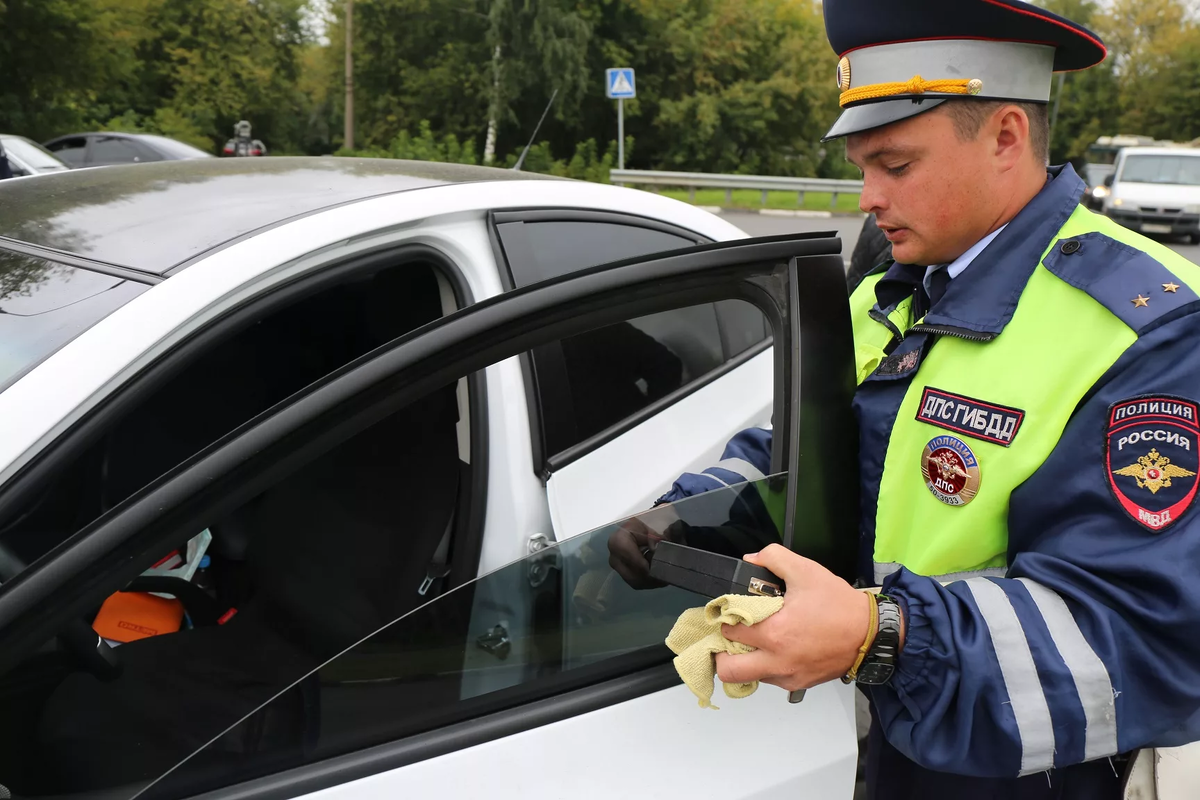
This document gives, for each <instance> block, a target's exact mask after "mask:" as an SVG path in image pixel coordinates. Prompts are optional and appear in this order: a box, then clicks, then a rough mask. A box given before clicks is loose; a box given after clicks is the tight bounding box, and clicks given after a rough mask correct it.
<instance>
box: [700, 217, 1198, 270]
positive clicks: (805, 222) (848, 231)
mask: <svg viewBox="0 0 1200 800" xmlns="http://www.w3.org/2000/svg"><path fill="white" fill-rule="evenodd" d="M721 217H723V218H724V219H727V220H729V221H730V222H732V223H733V224H734V225H737V226H738V227H739V228H741V229H742V230H744V231H745V232H746V233H748V234H750V235H751V236H777V235H779V234H782V233H795V232H799V231H829V230H833V231H837V232H838V235H839V236H841V238H842V257H843V258H845V259H846V260H847V261H849V260H850V253H851V252H853V250H854V243H855V242H856V241H858V234H859V232H860V231H861V230H862V224H863V217H857V216H834V217H830V218H829V219H811V218H808V217H776V216H766V215H764V214H752V213H748V212H744V211H723V212H721ZM1164 243H1165V244H1166V245H1167V246H1168V247H1170V248H1171V249H1172V250H1174V251H1175V252H1177V253H1179V254H1181V255H1182V256H1183V257H1184V258H1187V259H1188V260H1189V261H1192V262H1193V263H1200V246H1198V245H1191V244H1187V243H1186V240H1184V239H1166V240H1164Z"/></svg>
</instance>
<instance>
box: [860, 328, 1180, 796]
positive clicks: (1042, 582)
mask: <svg viewBox="0 0 1200 800" xmlns="http://www.w3.org/2000/svg"><path fill="white" fill-rule="evenodd" d="M1155 396H1169V397H1173V398H1178V399H1180V400H1181V401H1188V402H1191V403H1196V402H1200V321H1198V320H1197V318H1196V316H1195V315H1194V314H1193V315H1189V316H1186V317H1183V318H1180V319H1176V320H1175V321H1173V322H1169V323H1167V324H1165V325H1163V326H1161V327H1159V328H1158V329H1157V330H1154V331H1153V332H1151V333H1149V334H1147V335H1144V336H1142V338H1140V339H1139V340H1137V341H1136V342H1135V343H1134V344H1133V345H1132V346H1131V347H1130V348H1129V350H1128V351H1127V352H1126V353H1125V354H1124V355H1123V356H1122V358H1121V359H1120V360H1119V361H1118V362H1117V363H1116V364H1115V365H1114V366H1113V368H1112V369H1110V370H1109V372H1108V374H1107V375H1106V376H1105V377H1104V378H1102V379H1101V381H1100V382H1099V383H1098V384H1097V386H1096V387H1095V388H1094V389H1093V391H1092V394H1091V396H1090V397H1088V398H1085V400H1084V402H1083V403H1082V404H1081V405H1080V407H1079V409H1078V410H1077V411H1076V413H1075V415H1074V416H1073V417H1072V419H1071V422H1070V423H1069V424H1068V426H1067V428H1066V429H1065V431H1064V432H1063V435H1062V437H1061V438H1060V439H1059V442H1058V444H1057V446H1056V447H1055V449H1054V451H1053V452H1052V453H1051V455H1050V457H1049V458H1048V459H1047V460H1046V462H1045V463H1044V464H1043V465H1042V466H1041V467H1040V468H1039V469H1038V471H1037V472H1036V473H1034V475H1033V476H1031V477H1030V479H1029V480H1027V481H1026V482H1025V483H1024V484H1023V485H1022V486H1020V487H1019V488H1018V489H1017V490H1016V491H1015V492H1013V494H1012V496H1011V498H1010V510H1009V559H1008V560H1009V565H1010V566H1009V569H1008V571H1007V573H1006V576H1005V577H1004V578H988V577H974V578H971V579H969V580H962V581H956V582H953V583H950V584H948V585H945V586H943V585H940V584H939V583H938V582H936V581H934V580H932V579H930V578H926V577H921V576H918V575H915V574H912V573H910V572H908V571H906V570H901V571H899V572H898V573H896V574H894V575H892V576H890V577H889V578H888V579H887V580H886V581H885V583H884V586H883V591H884V592H885V593H887V594H890V595H893V596H894V597H896V598H897V599H898V601H899V602H900V604H901V606H902V608H903V609H904V612H905V619H906V625H907V635H906V641H905V645H904V649H903V651H902V653H901V655H900V657H899V660H898V669H897V671H896V673H895V675H894V676H893V678H892V680H891V682H890V683H889V684H888V685H886V686H883V687H876V688H873V689H872V690H871V699H872V704H873V706H874V709H875V713H876V714H877V717H878V719H879V721H880V724H881V725H882V727H883V731H884V735H885V736H886V737H887V739H888V741H889V742H890V743H891V744H892V745H893V746H895V747H896V748H897V749H898V750H900V751H901V752H902V753H904V754H905V755H906V756H908V757H909V758H911V759H912V760H913V761H915V762H917V763H918V764H921V765H923V766H925V767H927V768H930V769H935V770H942V771H947V772H955V773H958V774H967V775H978V776H988V777H1013V776H1017V775H1024V774H1030V773H1034V772H1039V771H1043V770H1047V769H1050V768H1052V767H1065V766H1068V765H1071V764H1076V763H1080V762H1083V761H1090V760H1093V759H1098V758H1102V757H1105V756H1110V755H1113V754H1116V753H1123V752H1128V751H1130V750H1133V749H1135V748H1139V747H1147V746H1174V745H1179V744H1183V743H1186V742H1190V741H1194V740H1197V739H1200V713H1197V712H1198V710H1200V585H1198V581H1197V578H1198V577H1200V516H1198V512H1197V510H1196V509H1195V508H1192V507H1191V500H1192V499H1194V497H1195V494H1196V493H1195V487H1196V480H1197V478H1196V476H1195V472H1200V465H1198V464H1197V463H1196V448H1197V445H1198V442H1197V441H1196V439H1197V438H1200V437H1196V436H1193V435H1190V434H1189V435H1184V436H1182V437H1181V438H1178V439H1175V440H1174V441H1175V444H1174V445H1173V446H1171V455H1173V456H1175V464H1176V469H1175V471H1174V474H1175V476H1176V477H1175V478H1174V484H1173V485H1172V488H1170V489H1165V488H1164V487H1165V486H1166V485H1167V484H1160V486H1159V489H1158V490H1156V491H1153V492H1152V491H1151V490H1150V489H1149V488H1147V486H1148V485H1147V484H1143V483H1142V481H1141V478H1136V477H1135V476H1131V475H1129V474H1128V469H1126V470H1125V473H1124V475H1125V476H1124V477H1115V476H1117V475H1120V474H1121V473H1120V472H1119V471H1120V470H1121V469H1122V468H1123V467H1125V464H1124V461H1131V462H1136V460H1137V458H1138V457H1139V456H1143V455H1146V454H1147V452H1148V451H1149V450H1150V447H1151V446H1150V445H1145V444H1144V445H1142V446H1139V447H1124V449H1123V452H1122V453H1121V454H1117V453H1116V452H1115V447H1116V446H1117V445H1116V439H1115V438H1114V439H1113V440H1112V441H1113V442H1114V444H1113V448H1114V455H1113V459H1114V462H1113V463H1112V464H1109V463H1107V460H1108V453H1109V441H1110V436H1109V433H1110V430H1109V428H1110V425H1111V424H1113V423H1112V422H1111V420H1112V419H1114V418H1116V416H1117V415H1116V414H1112V412H1111V410H1112V409H1113V408H1114V406H1118V405H1119V404H1121V403H1122V402H1123V401H1128V400H1130V399H1138V398H1151V399H1152V398H1153V397H1155ZM1139 427H1141V426H1139ZM1150 427H1153V423H1151V425H1150ZM1147 430H1148V431H1149V428H1147ZM1178 432H1179V431H1178V429H1175V430H1174V433H1178ZM1150 433H1151V434H1152V435H1154V436H1158V434H1155V433H1154V432H1153V431H1150ZM1168 433H1169V432H1168V431H1164V433H1163V435H1162V436H1160V437H1159V438H1158V441H1159V442H1162V441H1163V438H1164V437H1166V436H1167V435H1168ZM1119 435H1121V434H1113V436H1114V437H1115V436H1119ZM1126 435H1128V434H1126ZM1142 435H1144V434H1141V433H1140V432H1139V437H1140V436H1142ZM1143 441H1144V440H1143ZM1122 446H1123V445H1122ZM1157 446H1158V447H1161V448H1163V453H1157V454H1155V455H1154V456H1152V459H1154V458H1158V457H1160V456H1162V455H1163V454H1164V453H1166V450H1167V447H1166V446H1164V445H1162V444H1159V445H1157ZM1160 463H1161V462H1160ZM1182 473H1190V474H1187V475H1184V474H1182ZM1141 477H1142V478H1146V477H1147V475H1146V474H1144V473H1143V474H1142V476H1141ZM1121 481H1123V482H1124V483H1121ZM1135 481H1136V483H1135ZM1122 491H1124V492H1125V493H1126V494H1125V495H1124V497H1125V500H1124V501H1122V499H1121V497H1122ZM1159 491H1162V492H1163V493H1164V494H1167V493H1168V492H1170V493H1172V494H1171V499H1172V501H1175V500H1178V503H1177V504H1176V505H1175V506H1174V511H1175V513H1174V514H1173V522H1171V524H1169V525H1167V526H1162V524H1161V523H1162V519H1154V518H1147V517H1145V516H1142V517H1141V519H1140V521H1139V514H1140V513H1141V512H1140V511H1138V508H1139V506H1138V504H1139V503H1140V504H1143V505H1147V506H1151V507H1152V508H1151V512H1150V513H1154V508H1153V507H1154V506H1156V505H1158V506H1161V505H1162V504H1163V503H1164V502H1165V501H1164V500H1163V497H1162V496H1158V497H1156V495H1158V492H1159ZM1184 501H1186V502H1184ZM1179 503H1182V505H1180V504H1179ZM1148 519H1149V520H1150V521H1149V524H1147V520H1148Z"/></svg>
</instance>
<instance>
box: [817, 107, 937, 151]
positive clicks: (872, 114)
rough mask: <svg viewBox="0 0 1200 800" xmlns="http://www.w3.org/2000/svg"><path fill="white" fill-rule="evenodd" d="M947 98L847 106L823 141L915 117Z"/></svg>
mask: <svg viewBox="0 0 1200 800" xmlns="http://www.w3.org/2000/svg"><path fill="white" fill-rule="evenodd" d="M947 99H948V98H945V97H942V98H937V99H935V98H932V97H929V98H922V99H921V100H920V101H916V100H911V99H908V98H905V99H903V100H882V101H880V102H877V103H864V104H863V105H861V106H854V107H852V108H847V109H846V110H845V111H843V112H842V115H841V116H840V117H838V118H837V122H835V123H833V127H832V128H830V129H829V133H827V134H825V136H824V137H823V138H822V139H821V141H822V142H828V141H829V140H830V139H840V138H842V137H843V136H849V135H850V134H852V133H860V132H861V131H869V130H871V129H872V128H879V127H882V126H883V125H891V124H892V123H893V122H899V121H900V120H902V119H908V118H909V117H915V116H916V115H917V114H922V113H924V112H926V111H928V110H930V109H931V108H937V107H938V106H940V105H941V104H942V103H943V102H945V101H946V100H947Z"/></svg>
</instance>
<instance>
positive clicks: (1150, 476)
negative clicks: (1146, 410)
mask: <svg viewBox="0 0 1200 800" xmlns="http://www.w3.org/2000/svg"><path fill="white" fill-rule="evenodd" d="M1195 474H1196V473H1194V472H1189V471H1188V470H1186V469H1184V468H1183V467H1177V466H1175V465H1174V464H1172V463H1171V459H1169V458H1167V457H1166V456H1164V455H1161V454H1160V453H1159V452H1158V450H1151V451H1150V453H1149V455H1144V456H1142V457H1141V458H1139V459H1138V460H1137V463H1136V464H1130V465H1129V466H1128V467H1122V468H1121V469H1115V470H1113V475H1123V476H1125V477H1127V478H1133V479H1134V480H1135V481H1137V485H1138V488H1139V489H1149V490H1150V494H1158V490H1159V489H1166V488H1168V487H1170V485H1171V479H1172V478H1190V477H1192V476H1193V475H1195Z"/></svg>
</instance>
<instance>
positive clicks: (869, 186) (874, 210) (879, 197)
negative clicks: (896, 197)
mask: <svg viewBox="0 0 1200 800" xmlns="http://www.w3.org/2000/svg"><path fill="white" fill-rule="evenodd" d="M886 207H887V199H886V198H885V197H884V196H883V193H882V192H880V191H879V188H878V185H877V183H876V181H874V180H872V179H871V176H870V175H867V176H864V177H863V190H862V194H860V195H859V196H858V210H859V211H861V212H863V213H864V214H875V215H878V214H879V212H880V211H883V210H884V209H885V208H886Z"/></svg>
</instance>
